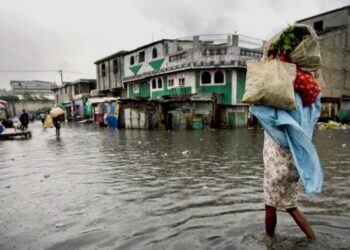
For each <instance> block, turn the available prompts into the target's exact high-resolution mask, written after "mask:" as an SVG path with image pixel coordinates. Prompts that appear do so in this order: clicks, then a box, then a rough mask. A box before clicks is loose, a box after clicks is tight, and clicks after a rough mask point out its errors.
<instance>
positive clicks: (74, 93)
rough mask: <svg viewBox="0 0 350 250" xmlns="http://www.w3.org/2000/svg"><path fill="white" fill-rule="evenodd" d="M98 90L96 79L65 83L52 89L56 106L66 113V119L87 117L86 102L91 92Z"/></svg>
mask: <svg viewBox="0 0 350 250" xmlns="http://www.w3.org/2000/svg"><path fill="white" fill-rule="evenodd" d="M95 89H96V80H95V79H78V80H76V81H74V82H64V84H62V85H61V86H56V87H55V88H53V89H52V91H53V93H54V96H55V105H56V106H59V107H61V108H63V109H64V110H65V111H66V118H67V119H68V120H71V119H73V118H81V119H83V118H84V117H85V115H86V110H85V109H86V102H87V99H88V98H89V97H90V93H91V91H94V90H95Z"/></svg>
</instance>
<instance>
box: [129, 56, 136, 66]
mask: <svg viewBox="0 0 350 250" xmlns="http://www.w3.org/2000/svg"><path fill="white" fill-rule="evenodd" d="M134 63H135V58H134V56H131V57H130V65H134Z"/></svg>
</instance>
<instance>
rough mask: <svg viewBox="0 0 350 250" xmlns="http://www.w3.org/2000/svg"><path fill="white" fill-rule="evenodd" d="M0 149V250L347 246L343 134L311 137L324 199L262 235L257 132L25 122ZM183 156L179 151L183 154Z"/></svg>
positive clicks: (347, 135) (348, 178) (303, 201)
mask: <svg viewBox="0 0 350 250" xmlns="http://www.w3.org/2000/svg"><path fill="white" fill-rule="evenodd" d="M30 126H31V128H32V129H33V138H32V139H31V140H28V141H25V140H13V141H0V160H1V162H0V204H1V205H0V249H152V250H153V249H176V250H184V249H349V248H350V189H349V185H350V140H349V139H350V130H349V131H347V130H316V132H315V136H314V141H315V144H316V147H317V148H318V151H319V154H320V158H321V162H322V164H323V166H324V171H325V181H324V186H323V192H322V193H321V194H319V195H317V196H316V197H315V199H314V200H313V201H311V202H310V201H309V200H308V199H307V197H306V196H305V195H304V193H303V189H302V186H301V194H300V197H299V205H300V208H301V209H302V211H304V212H305V214H306V216H307V217H308V219H309V221H310V223H311V224H312V226H313V228H314V230H315V231H316V233H317V235H318V240H317V241H315V242H309V241H308V240H307V239H306V238H305V237H304V235H303V233H302V232H301V231H300V230H299V228H298V227H297V226H296V225H295V223H294V222H293V220H292V219H291V218H290V217H289V215H288V214H287V213H285V212H284V211H282V210H281V211H279V212H278V223H277V233H276V237H275V238H274V239H270V240H268V239H265V236H264V204H263V198H262V175H263V164H262V155H261V151H262V142H263V131H262V130H247V129H236V130H203V131H157V130H155V131H144V130H120V131H118V130H113V129H112V130H111V129H108V128H101V127H98V126H95V125H92V124H69V123H68V124H67V123H66V124H63V126H62V127H63V128H62V130H61V139H59V140H57V139H56V138H55V131H54V129H48V130H46V131H45V130H43V129H42V128H41V124H40V123H39V122H35V123H34V124H33V123H32V124H30ZM184 151H186V152H184Z"/></svg>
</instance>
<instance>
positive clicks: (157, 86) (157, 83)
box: [152, 78, 163, 90]
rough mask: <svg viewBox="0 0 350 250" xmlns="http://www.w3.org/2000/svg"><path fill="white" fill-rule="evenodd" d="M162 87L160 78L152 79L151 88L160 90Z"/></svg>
mask: <svg viewBox="0 0 350 250" xmlns="http://www.w3.org/2000/svg"><path fill="white" fill-rule="evenodd" d="M161 89H163V81H162V78H158V79H153V80H152V90H161Z"/></svg>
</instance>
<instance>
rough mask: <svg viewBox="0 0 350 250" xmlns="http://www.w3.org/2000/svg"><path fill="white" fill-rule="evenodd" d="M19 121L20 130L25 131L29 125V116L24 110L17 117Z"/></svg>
mask: <svg viewBox="0 0 350 250" xmlns="http://www.w3.org/2000/svg"><path fill="white" fill-rule="evenodd" d="M19 121H20V122H21V126H20V129H21V130H27V128H28V124H29V115H28V113H27V112H26V111H25V110H24V109H23V111H22V114H21V115H20V116H19Z"/></svg>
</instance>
